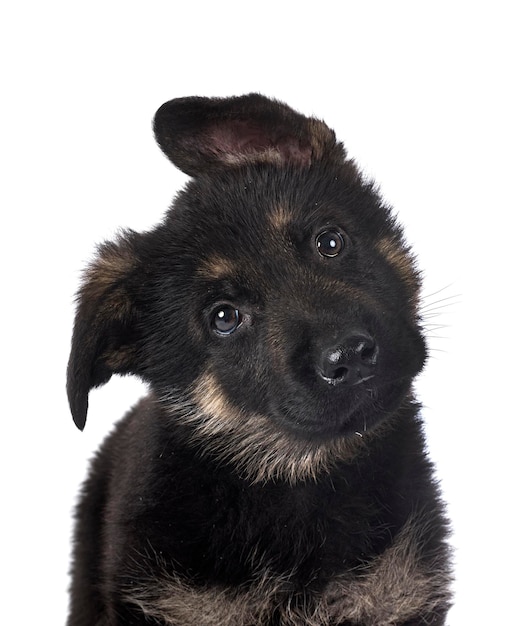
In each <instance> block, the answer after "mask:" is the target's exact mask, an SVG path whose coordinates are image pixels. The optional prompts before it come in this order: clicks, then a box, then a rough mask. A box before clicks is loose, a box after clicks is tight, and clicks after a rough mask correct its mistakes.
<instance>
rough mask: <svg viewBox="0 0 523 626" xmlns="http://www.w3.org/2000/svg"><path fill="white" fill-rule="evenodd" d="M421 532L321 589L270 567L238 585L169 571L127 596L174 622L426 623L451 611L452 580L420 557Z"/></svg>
mask: <svg viewBox="0 0 523 626" xmlns="http://www.w3.org/2000/svg"><path fill="white" fill-rule="evenodd" d="M423 530H424V528H423V527H422V525H421V524H420V523H416V522H415V521H414V520H410V521H409V523H407V524H406V525H405V527H404V529H403V530H402V531H401V533H399V535H398V536H397V538H396V540H395V541H394V543H393V544H392V545H391V546H390V547H389V548H388V549H387V550H386V551H385V552H384V553H383V554H382V555H380V556H379V557H377V558H376V559H374V560H373V561H372V562H370V563H368V565H367V566H366V567H365V568H362V569H361V570H359V571H358V572H347V573H346V574H344V575H340V576H337V577H335V578H333V579H332V580H331V581H330V582H329V583H328V584H327V585H326V586H325V587H324V588H323V590H322V591H321V592H311V591H310V590H308V589H307V588H306V587H305V588H301V589H297V588H295V587H293V585H292V584H291V582H290V579H291V574H289V576H284V575H281V574H280V575H276V574H275V573H273V572H271V571H270V569H269V568H265V569H264V570H263V571H261V572H260V573H259V575H258V576H257V577H256V579H255V580H253V581H252V582H251V583H250V584H249V585H245V586H242V587H239V588H228V587H201V586H198V587H196V586H192V585H191V584H190V583H189V582H187V581H184V580H182V579H181V578H180V577H178V576H176V575H175V574H173V573H169V572H164V573H163V574H162V575H161V577H160V579H156V580H151V581H148V582H147V583H146V584H142V585H140V586H137V587H134V588H133V589H130V590H128V593H127V600H128V601H129V602H131V603H132V604H134V605H137V606H139V607H140V609H141V610H142V611H143V613H144V614H145V615H147V616H150V617H154V618H156V619H159V620H161V621H162V622H164V623H165V624H168V625H171V626H178V625H180V624H184V625H185V626H211V625H212V626H215V625H216V624H220V626H257V625H262V624H263V625H269V624H270V625H274V626H276V625H277V626H334V625H341V624H346V623H351V624H352V623H358V624H365V625H369V626H392V625H397V624H402V623H404V622H407V621H408V620H412V619H422V620H425V619H427V618H429V617H431V616H433V615H435V614H436V615H437V614H438V613H439V612H440V611H441V612H442V613H443V612H444V611H445V609H446V608H447V606H448V601H449V582H450V581H449V576H448V573H447V567H446V554H443V553H442V552H438V553H437V554H436V553H435V554H431V555H426V554H423ZM427 623H428V619H427ZM430 623H433V622H430ZM434 623H436V622H434Z"/></svg>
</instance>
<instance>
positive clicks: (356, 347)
mask: <svg viewBox="0 0 523 626" xmlns="http://www.w3.org/2000/svg"><path fill="white" fill-rule="evenodd" d="M378 352H379V350H378V344H377V343H376V341H375V339H374V338H373V337H371V336H370V335H369V334H368V333H367V332H365V331H359V330H358V331H353V332H351V333H350V334H349V335H347V336H346V337H344V338H343V339H342V340H341V341H339V342H338V343H337V344H336V345H334V346H329V347H327V348H324V349H323V350H322V352H321V354H320V359H319V362H318V374H319V376H320V377H321V378H323V380H326V381H327V382H328V383H330V384H332V385H336V384H338V383H342V382H347V383H349V384H352V385H355V384H357V383H361V382H363V381H365V380H368V379H369V378H372V376H374V373H375V369H376V365H377V363H378Z"/></svg>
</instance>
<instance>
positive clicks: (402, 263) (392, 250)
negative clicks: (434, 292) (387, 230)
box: [377, 237, 417, 287]
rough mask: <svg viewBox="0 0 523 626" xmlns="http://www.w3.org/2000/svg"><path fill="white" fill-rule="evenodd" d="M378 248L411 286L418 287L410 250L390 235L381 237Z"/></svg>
mask: <svg viewBox="0 0 523 626" xmlns="http://www.w3.org/2000/svg"><path fill="white" fill-rule="evenodd" d="M377 249H378V252H379V253H380V254H381V255H382V256H384V257H385V259H386V260H387V261H388V262H389V263H390V264H391V265H392V267H394V269H395V270H396V271H397V272H398V274H399V275H400V276H401V277H402V279H403V280H404V281H405V282H406V283H407V284H408V285H409V286H411V287H417V280H416V273H415V271H414V267H413V264H412V260H411V258H410V255H409V253H408V252H406V251H405V250H404V249H403V248H402V247H400V246H399V245H398V244H397V243H396V242H395V241H394V240H393V239H392V238H390V237H384V238H383V239H381V240H380V241H379V242H378V245H377Z"/></svg>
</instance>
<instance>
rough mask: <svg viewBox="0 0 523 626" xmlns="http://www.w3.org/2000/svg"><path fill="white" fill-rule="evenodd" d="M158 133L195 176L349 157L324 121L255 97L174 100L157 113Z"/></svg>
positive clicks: (176, 159)
mask: <svg viewBox="0 0 523 626" xmlns="http://www.w3.org/2000/svg"><path fill="white" fill-rule="evenodd" d="M154 132H155V135H156V141H157V142H158V144H159V146H160V147H161V149H162V150H163V151H164V153H165V154H166V155H167V157H168V158H169V159H170V160H171V161H172V162H173V163H174V164H175V165H176V166H177V167H178V168H180V169H181V170H182V171H184V172H185V173H186V174H189V175H190V176H194V175H197V174H198V173H200V172H204V171H206V170H209V168H215V167H224V166H231V165H236V164H240V163H256V162H266V163H267V162H269V163H276V164H282V165H283V164H292V165H297V166H301V167H308V166H309V165H310V164H311V163H312V162H313V161H315V160H318V159H321V158H324V157H327V158H330V159H335V160H337V161H343V160H344V158H345V152H344V150H343V146H342V145H341V144H340V143H337V142H336V136H335V134H334V132H333V131H332V130H331V129H330V128H328V127H327V126H326V125H325V124H324V123H323V122H322V121H320V120H317V119H315V118H308V117H305V116H304V115H301V114H300V113H297V112H296V111H294V110H293V109H291V108H290V107H289V106H287V105H286V104H283V103H282V102H278V101H277V100H271V99H269V98H266V97H265V96H262V95H260V94H256V93H253V94H249V95H246V96H239V97H235V98H200V97H193V98H179V99H176V100H171V101H170V102H166V103H165V104H164V105H162V106H161V107H160V108H159V109H158V111H157V113H156V116H155V118H154Z"/></svg>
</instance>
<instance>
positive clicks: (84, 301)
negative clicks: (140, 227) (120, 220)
mask: <svg viewBox="0 0 523 626" xmlns="http://www.w3.org/2000/svg"><path fill="white" fill-rule="evenodd" d="M135 266H136V257H135V254H134V251H133V246H132V233H128V234H127V235H126V236H122V237H121V238H120V239H118V240H117V241H116V242H110V243H105V244H103V245H102V246H100V248H99V250H98V256H97V258H96V259H95V261H94V262H93V263H92V264H91V265H90V266H89V267H88V268H87V270H86V272H85V276H84V282H83V284H82V287H81V288H80V291H79V293H78V308H77V312H76V319H75V324H74V332H73V339H72V344H71V355H70V357H69V365H68V367H67V395H68V397H69V405H70V407H71V413H72V415H73V419H74V423H75V424H76V425H77V426H78V428H79V429H80V430H83V428H84V426H85V421H86V418H87V406H88V395H89V391H90V389H91V388H92V387H97V386H99V385H103V384H104V383H106V382H107V381H108V380H109V379H110V378H111V376H112V375H113V373H119V374H127V373H130V372H132V370H133V364H134V362H135V346H134V344H133V335H134V334H135V327H136V311H135V307H134V304H133V299H132V290H131V289H130V280H131V275H132V273H133V270H134V268H135Z"/></svg>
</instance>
